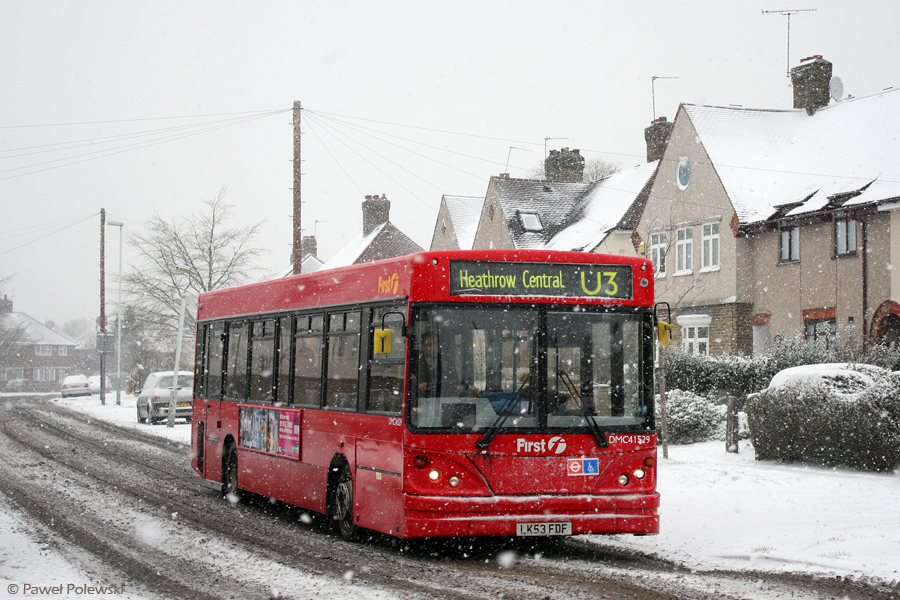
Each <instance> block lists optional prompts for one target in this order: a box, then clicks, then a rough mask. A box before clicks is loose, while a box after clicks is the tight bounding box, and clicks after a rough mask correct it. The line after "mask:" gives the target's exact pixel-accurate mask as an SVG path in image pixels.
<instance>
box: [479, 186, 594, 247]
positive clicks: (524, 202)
mask: <svg viewBox="0 0 900 600" xmlns="http://www.w3.org/2000/svg"><path fill="white" fill-rule="evenodd" d="M491 185H492V186H493V188H494V191H495V193H496V195H497V201H498V202H499V203H500V206H501V208H502V209H503V214H504V216H505V218H506V222H507V225H508V227H509V232H510V235H512V237H513V243H514V244H515V247H516V248H544V247H545V246H546V245H547V242H548V241H550V239H551V238H552V237H553V236H554V235H555V234H556V233H557V232H559V230H560V229H562V227H563V226H564V224H565V222H566V219H567V217H568V216H569V215H570V214H571V212H572V210H573V209H574V208H575V206H576V205H577V203H578V199H579V198H581V196H582V195H583V194H584V192H585V191H587V189H588V188H589V187H590V184H587V183H567V182H560V181H538V180H535V179H508V178H505V177H492V178H491ZM519 213H534V214H537V215H539V216H540V225H541V226H540V229H526V228H524V227H523V226H522V224H521V223H520V222H519Z"/></svg>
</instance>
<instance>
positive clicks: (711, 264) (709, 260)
mask: <svg viewBox="0 0 900 600" xmlns="http://www.w3.org/2000/svg"><path fill="white" fill-rule="evenodd" d="M718 267H719V224H718V223H708V224H706V225H704V226H703V265H702V266H701V269H704V270H713V269H717V268H718Z"/></svg>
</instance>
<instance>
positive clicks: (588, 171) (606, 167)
mask: <svg viewBox="0 0 900 600" xmlns="http://www.w3.org/2000/svg"><path fill="white" fill-rule="evenodd" d="M621 170H622V165H620V164H619V163H616V162H612V161H609V160H606V159H605V158H592V159H590V160H587V161H585V163H584V179H583V180H582V181H584V183H594V182H595V181H600V180H601V179H606V178H607V177H609V176H610V175H614V174H616V173H618V172H619V171H621ZM525 178H526V179H537V180H541V181H543V180H545V179H546V178H547V174H546V171H545V169H544V161H543V160H541V161H538V162H537V163H536V164H535V165H534V167H532V168H531V170H529V171H528V172H527V173H525Z"/></svg>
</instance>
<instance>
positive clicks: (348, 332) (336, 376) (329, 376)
mask: <svg viewBox="0 0 900 600" xmlns="http://www.w3.org/2000/svg"><path fill="white" fill-rule="evenodd" d="M360 316H361V315H360V313H359V311H356V312H348V313H335V314H331V315H328V317H329V318H328V361H327V368H326V369H325V407H326V408H340V409H345V410H351V411H353V410H356V406H357V398H358V394H359V366H360V365H359V345H360V343H359V342H360V327H359V325H360Z"/></svg>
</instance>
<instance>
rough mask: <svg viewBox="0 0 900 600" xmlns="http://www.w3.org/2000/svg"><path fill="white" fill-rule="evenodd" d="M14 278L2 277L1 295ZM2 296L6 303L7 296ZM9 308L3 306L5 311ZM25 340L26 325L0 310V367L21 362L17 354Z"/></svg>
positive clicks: (0, 280)
mask: <svg viewBox="0 0 900 600" xmlns="http://www.w3.org/2000/svg"><path fill="white" fill-rule="evenodd" d="M12 280H13V276H12V275H10V276H8V277H4V278H3V279H0V296H2V291H3V289H4V288H5V287H6V286H8V285H9V284H10V283H12ZM2 297H3V302H4V303H5V302H6V297H5V296H2ZM10 306H12V305H11V304H10ZM7 310H10V309H9V308H7V307H4V308H3V311H7ZM25 341H27V340H26V327H25V325H23V324H22V323H21V322H19V321H18V320H16V319H14V318H8V317H7V314H6V312H0V367H8V366H11V365H14V364H17V363H18V362H19V361H18V360H17V356H18V354H19V353H20V352H21V351H22V348H21V345H22V343H24V342H25Z"/></svg>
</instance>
